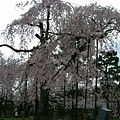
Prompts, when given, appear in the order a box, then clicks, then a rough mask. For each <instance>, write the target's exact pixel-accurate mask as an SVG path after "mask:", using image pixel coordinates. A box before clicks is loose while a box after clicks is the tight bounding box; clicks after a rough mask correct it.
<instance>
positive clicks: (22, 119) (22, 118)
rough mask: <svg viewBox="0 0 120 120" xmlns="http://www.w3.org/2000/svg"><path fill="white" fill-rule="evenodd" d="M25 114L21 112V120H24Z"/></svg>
mask: <svg viewBox="0 0 120 120" xmlns="http://www.w3.org/2000/svg"><path fill="white" fill-rule="evenodd" d="M24 116H25V112H24V111H21V120H24Z"/></svg>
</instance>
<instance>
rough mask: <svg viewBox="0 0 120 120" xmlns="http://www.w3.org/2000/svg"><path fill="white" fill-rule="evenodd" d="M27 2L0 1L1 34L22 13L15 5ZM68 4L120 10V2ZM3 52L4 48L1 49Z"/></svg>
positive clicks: (75, 0) (102, 0) (88, 0)
mask: <svg viewBox="0 0 120 120" xmlns="http://www.w3.org/2000/svg"><path fill="white" fill-rule="evenodd" d="M23 1H26V0H0V32H2V30H4V29H5V28H6V26H7V24H8V23H11V22H12V21H13V20H14V19H17V18H18V17H19V15H20V14H21V13H22V11H20V10H19V11H18V10H16V8H15V5H16V4H17V3H19V2H23ZM64 1H67V2H71V3H74V4H76V5H85V4H89V3H95V2H97V4H98V5H102V6H113V7H115V8H117V9H118V10H120V7H119V6H120V0H64ZM1 41H2V38H1V37H0V44H1ZM4 49H6V50H5V51H4V53H5V54H6V55H8V54H7V53H8V52H6V51H8V49H7V48H4ZM0 50H2V52H3V48H0Z"/></svg>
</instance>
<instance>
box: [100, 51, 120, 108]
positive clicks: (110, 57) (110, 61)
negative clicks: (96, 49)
mask: <svg viewBox="0 0 120 120" xmlns="http://www.w3.org/2000/svg"><path fill="white" fill-rule="evenodd" d="M118 62H119V58H118V57H117V52H116V51H114V50H113V51H107V52H105V51H102V52H101V54H100V55H99V58H98V69H99V70H100V72H101V74H102V77H101V78H99V79H100V87H101V89H102V90H103V92H102V96H103V98H105V99H106V102H107V103H109V94H110V90H111V89H113V92H116V91H118V89H116V88H118V87H117V86H118V84H116V83H115V82H118V81H119V79H120V74H119V73H120V66H119V65H118ZM113 86H115V87H113ZM108 107H109V105H108Z"/></svg>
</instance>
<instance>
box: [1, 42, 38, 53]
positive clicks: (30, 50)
mask: <svg viewBox="0 0 120 120" xmlns="http://www.w3.org/2000/svg"><path fill="white" fill-rule="evenodd" d="M4 46H5V47H8V48H10V49H12V50H13V51H14V52H32V51H33V50H34V49H37V48H38V46H37V47H33V48H32V49H29V50H22V49H20V50H18V49H15V48H14V47H12V46H10V45H7V44H2V45H0V47H4Z"/></svg>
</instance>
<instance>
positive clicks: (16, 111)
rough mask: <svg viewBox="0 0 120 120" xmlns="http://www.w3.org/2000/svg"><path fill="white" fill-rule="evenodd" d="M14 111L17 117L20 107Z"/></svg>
mask: <svg viewBox="0 0 120 120" xmlns="http://www.w3.org/2000/svg"><path fill="white" fill-rule="evenodd" d="M14 112H15V117H18V109H17V108H15V109H14Z"/></svg>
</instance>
